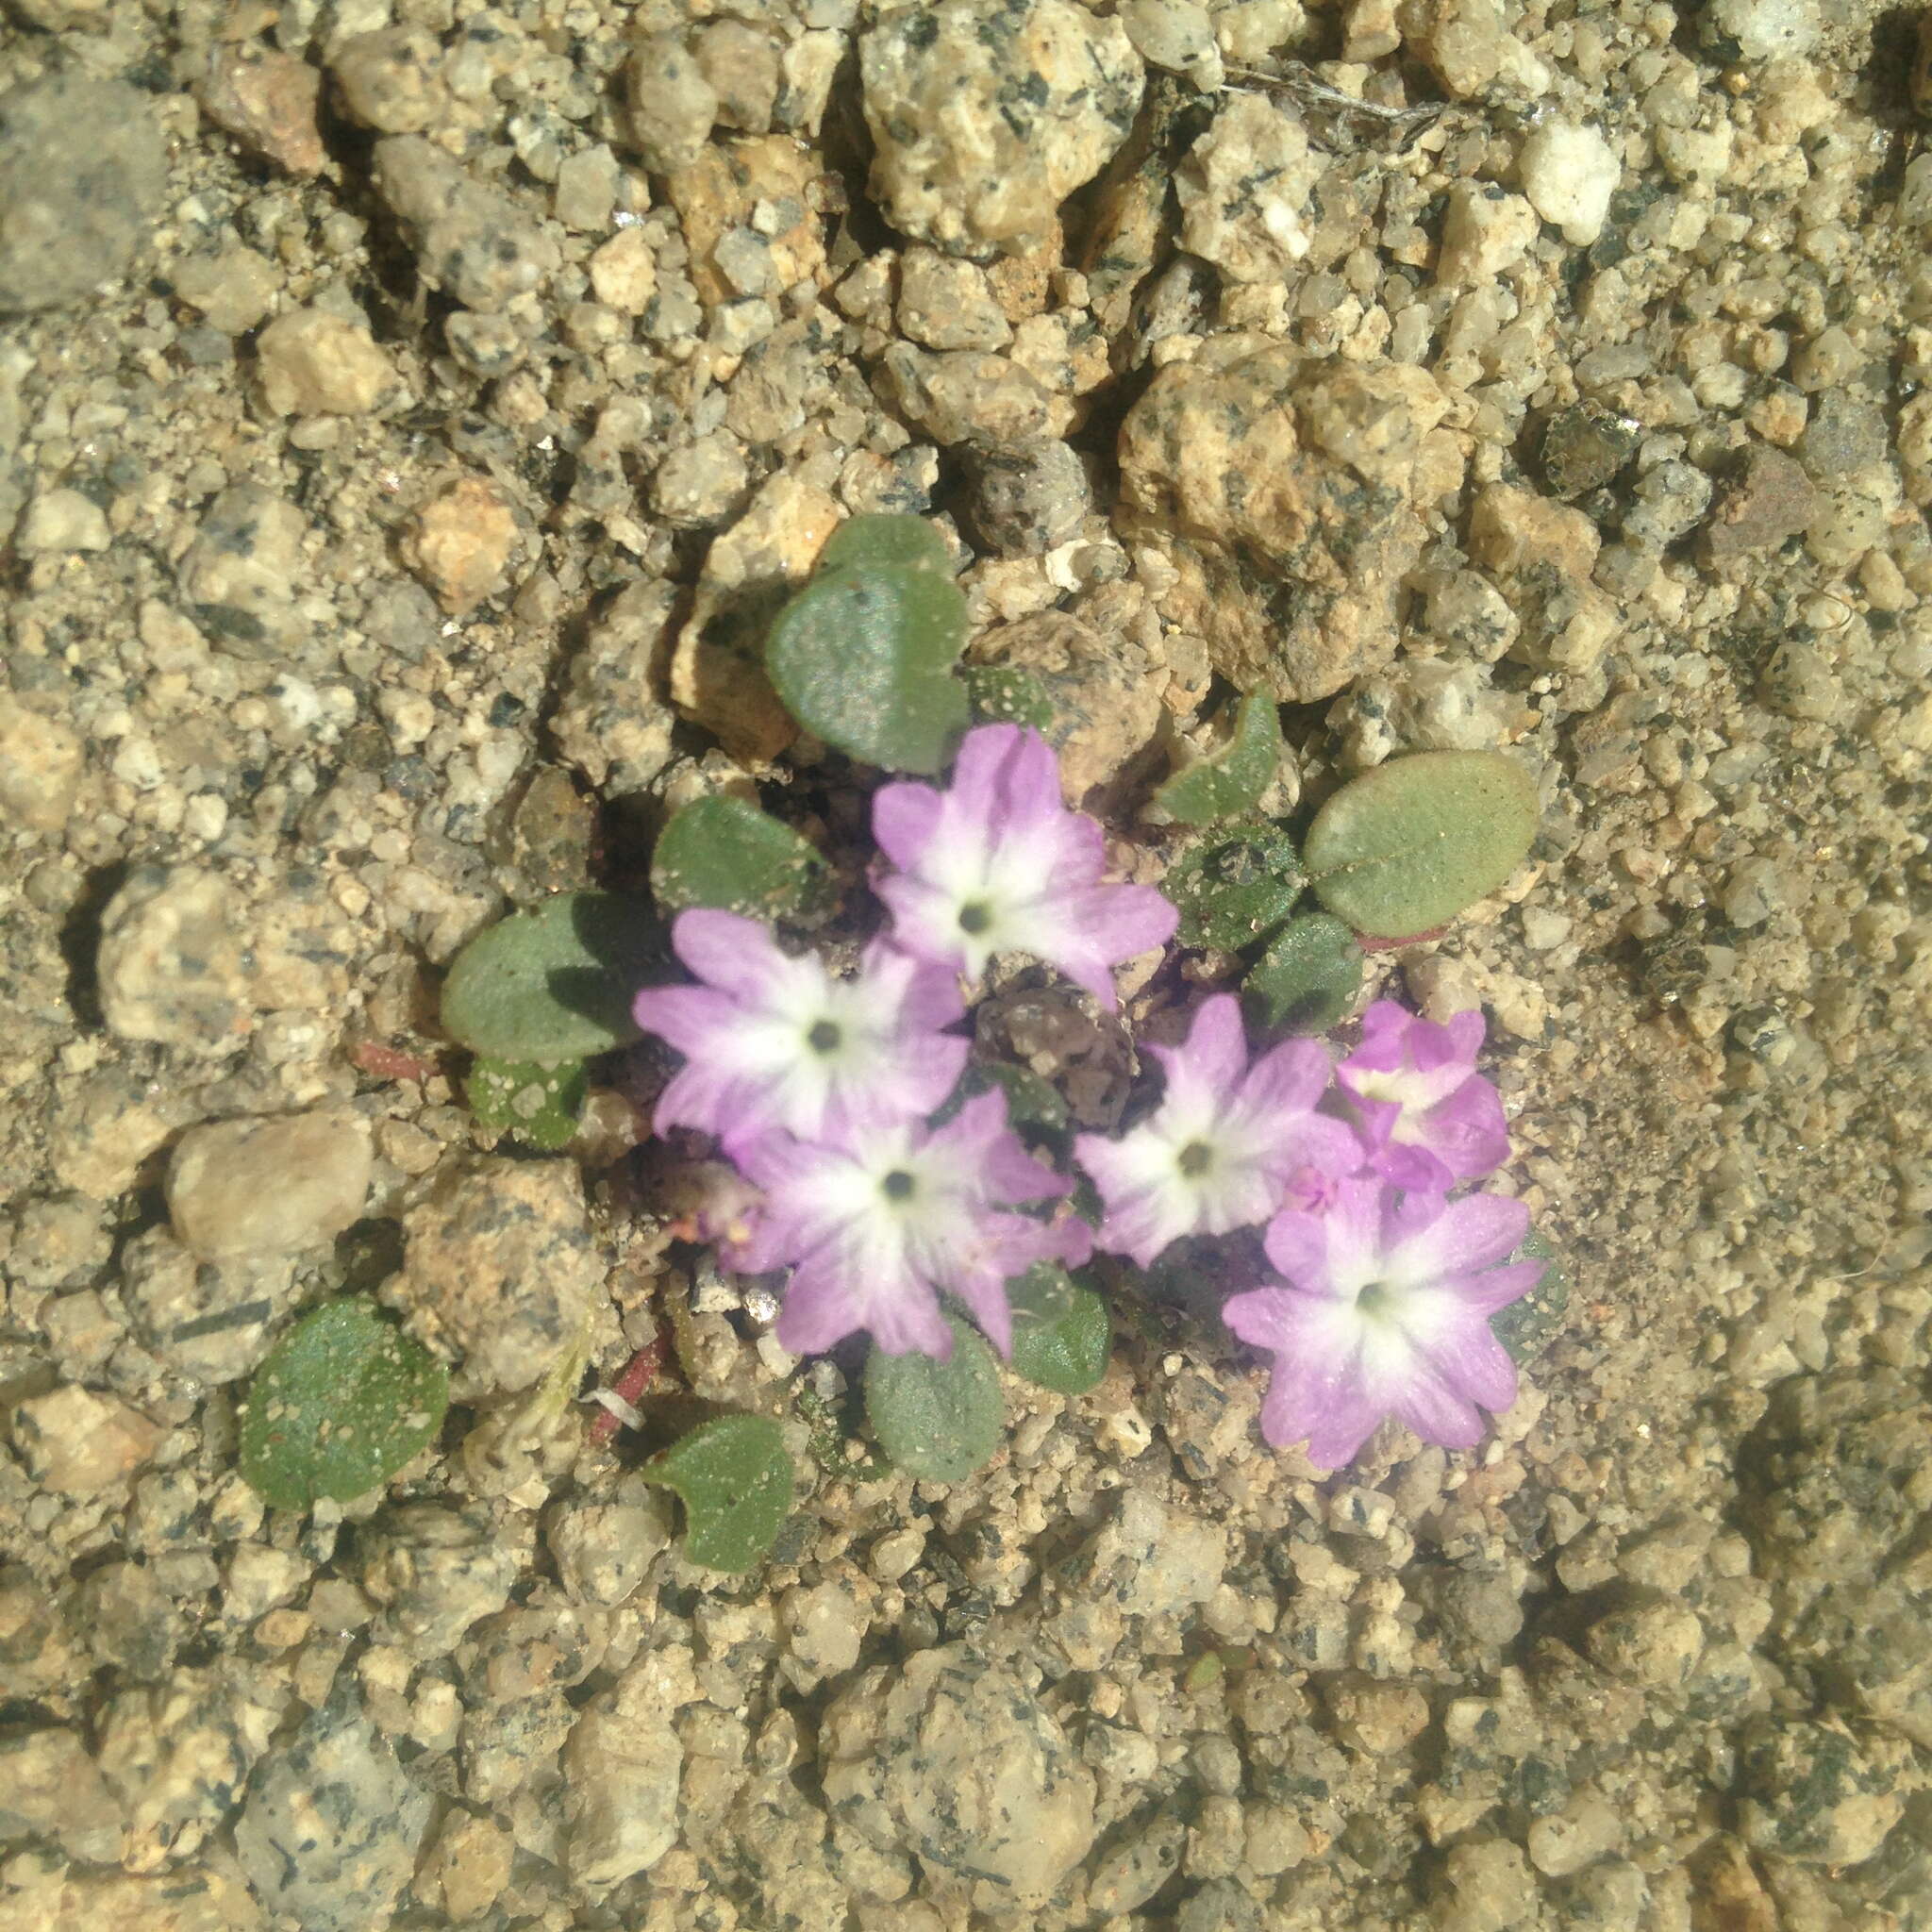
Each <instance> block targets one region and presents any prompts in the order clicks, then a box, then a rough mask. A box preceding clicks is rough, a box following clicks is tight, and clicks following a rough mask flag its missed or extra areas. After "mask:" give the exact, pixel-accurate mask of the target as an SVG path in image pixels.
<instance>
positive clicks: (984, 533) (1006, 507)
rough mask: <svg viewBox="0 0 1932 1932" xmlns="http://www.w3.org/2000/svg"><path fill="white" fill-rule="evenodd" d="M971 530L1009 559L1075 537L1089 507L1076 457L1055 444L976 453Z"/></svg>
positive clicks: (972, 467)
mask: <svg viewBox="0 0 1932 1932" xmlns="http://www.w3.org/2000/svg"><path fill="white" fill-rule="evenodd" d="M968 468H969V473H970V475H972V478H973V496H972V507H971V513H972V517H973V523H974V528H975V529H976V530H977V531H978V532H979V534H980V536H981V537H983V538H984V539H985V540H986V541H987V542H988V543H990V544H991V546H992V547H993V548H994V549H995V550H998V551H1000V552H1002V553H1003V554H1004V555H1006V556H1008V557H1041V556H1043V555H1044V554H1045V553H1046V552H1047V551H1049V550H1053V549H1056V548H1057V547H1058V545H1060V544H1062V543H1064V542H1066V541H1068V540H1069V539H1070V538H1072V537H1073V536H1074V535H1075V534H1076V533H1077V532H1078V530H1079V528H1080V525H1081V524H1082V523H1083V522H1084V521H1085V519H1086V517H1087V516H1088V514H1089V512H1090V511H1091V509H1092V508H1093V488H1092V485H1091V482H1090V481H1089V480H1088V476H1087V466H1086V465H1085V464H1084V463H1083V462H1081V460H1080V458H1079V457H1078V455H1077V454H1076V453H1075V452H1074V450H1072V449H1071V448H1069V447H1068V446H1067V444H1065V443H1064V442H1060V441H1057V440H1048V441H1041V442H1038V443H1033V444H1026V445H1022V446H1021V447H1019V448H1015V449H1004V450H982V451H977V452H974V456H973V458H972V460H971V461H970V462H969V465H968Z"/></svg>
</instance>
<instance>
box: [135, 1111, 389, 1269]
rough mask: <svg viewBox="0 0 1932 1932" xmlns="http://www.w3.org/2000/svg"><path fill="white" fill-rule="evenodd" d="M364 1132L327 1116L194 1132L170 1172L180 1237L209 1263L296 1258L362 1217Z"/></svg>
mask: <svg viewBox="0 0 1932 1932" xmlns="http://www.w3.org/2000/svg"><path fill="white" fill-rule="evenodd" d="M374 1158H375V1157H374V1154H373V1151H372V1148H371V1142H370V1139H369V1131H368V1128H367V1127H366V1126H365V1125H364V1124H363V1123H362V1122H360V1121H359V1120H358V1119H356V1118H355V1117H354V1116H352V1115H345V1114H342V1113H339V1112H335V1111H333V1110H330V1109H318V1110H316V1111H315V1112H312V1113H297V1114H285V1115H281V1116H278V1117H274V1118H270V1119H264V1120H239V1121H222V1122H219V1123H217V1124H213V1125H209V1126H203V1127H191V1128H190V1129H189V1131H188V1132H187V1133H185V1134H183V1135H182V1137H181V1139H180V1140H179V1141H177V1142H176V1143H175V1153H174V1158H172V1159H171V1160H170V1161H169V1163H168V1182H167V1189H168V1212H169V1215H170V1217H171V1219H172V1220H173V1222H174V1225H175V1235H176V1236H177V1237H178V1239H179V1240H180V1241H181V1244H182V1245H183V1246H184V1247H185V1248H187V1249H188V1250H189V1252H190V1253H191V1254H193V1255H195V1256H197V1257H200V1258H201V1259H202V1260H204V1261H216V1262H221V1261H232V1260H238V1259H242V1258H244V1257H254V1256H261V1255H287V1254H295V1253H299V1252H300V1251H302V1250H304V1249H307V1248H314V1247H319V1246H320V1245H321V1244H322V1243H323V1242H325V1241H333V1240H334V1239H335V1237H336V1236H337V1235H339V1234H340V1233H341V1231H342V1230H343V1228H345V1227H347V1226H348V1225H349V1224H350V1223H351V1222H353V1221H356V1220H358V1219H359V1218H360V1217H361V1214H362V1208H363V1203H364V1201H365V1200H366V1199H367V1197H368V1193H369V1179H370V1173H371V1169H372V1165H373V1162H374Z"/></svg>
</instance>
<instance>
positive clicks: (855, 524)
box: [818, 510, 953, 578]
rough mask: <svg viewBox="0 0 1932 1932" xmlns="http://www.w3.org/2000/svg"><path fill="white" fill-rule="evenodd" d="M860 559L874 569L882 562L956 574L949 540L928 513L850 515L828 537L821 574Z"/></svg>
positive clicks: (859, 562) (819, 565)
mask: <svg viewBox="0 0 1932 1932" xmlns="http://www.w3.org/2000/svg"><path fill="white" fill-rule="evenodd" d="M849 563H856V564H860V565H862V566H864V567H865V568H867V569H870V568H871V567H872V566H873V565H874V564H879V563H905V564H910V565H911V566H912V567H913V568H914V569H915V570H936V571H938V572H939V573H940V575H941V576H944V577H947V578H950V577H951V576H952V575H953V553H952V551H951V550H950V549H948V548H947V546H946V540H945V539H944V538H943V537H941V535H940V533H939V532H938V531H937V530H936V529H934V528H933V526H932V525H930V524H929V523H927V522H926V521H925V519H924V517H915V516H908V515H905V514H903V513H895V512H892V511H888V510H881V511H875V512H868V513H867V514H866V515H864V516H857V517H847V518H846V519H845V521H844V522H843V523H842V524H841V525H839V527H838V528H837V529H836V530H834V531H833V532H832V534H831V535H830V536H829V537H827V538H826V539H825V542H824V549H822V550H821V551H820V552H819V560H818V569H819V572H820V574H821V575H823V574H824V572H826V571H828V570H840V569H842V568H843V567H844V566H845V565H846V564H849Z"/></svg>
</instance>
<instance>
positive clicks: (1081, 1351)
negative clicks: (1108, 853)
mask: <svg viewBox="0 0 1932 1932" xmlns="http://www.w3.org/2000/svg"><path fill="white" fill-rule="evenodd" d="M1036 1272H1037V1271H1036ZM1067 1291H1068V1292H1067V1307H1066V1308H1065V1309H1064V1311H1063V1312H1062V1313H1061V1314H1060V1315H1059V1316H1058V1318H1057V1319H1055V1320H1052V1321H1045V1322H1042V1321H1028V1320H1024V1319H1016V1320H1015V1321H1014V1323H1013V1373H1014V1374H1017V1375H1024V1376H1025V1378H1026V1379H1027V1381H1029V1382H1033V1383H1036V1384H1038V1386H1039V1387H1041V1389H1051V1390H1053V1391H1055V1392H1056V1393H1058V1394H1060V1395H1079V1394H1083V1393H1084V1392H1085V1391H1087V1390H1089V1389H1091V1388H1092V1387H1093V1386H1094V1384H1095V1383H1096V1382H1098V1381H1099V1380H1100V1378H1101V1377H1102V1376H1103V1375H1105V1374H1107V1362H1108V1355H1109V1354H1110V1353H1111V1352H1112V1349H1113V1322H1112V1320H1111V1318H1110V1317H1109V1316H1108V1311H1107V1304H1106V1303H1105V1302H1104V1301H1102V1300H1101V1298H1100V1297H1099V1296H1098V1295H1097V1294H1095V1293H1094V1291H1092V1290H1091V1288H1083V1287H1082V1286H1081V1285H1080V1284H1079V1283H1078V1282H1077V1281H1072V1280H1070V1281H1068V1283H1067ZM1015 1315H1016V1317H1017V1316H1018V1310H1017V1309H1016V1310H1015Z"/></svg>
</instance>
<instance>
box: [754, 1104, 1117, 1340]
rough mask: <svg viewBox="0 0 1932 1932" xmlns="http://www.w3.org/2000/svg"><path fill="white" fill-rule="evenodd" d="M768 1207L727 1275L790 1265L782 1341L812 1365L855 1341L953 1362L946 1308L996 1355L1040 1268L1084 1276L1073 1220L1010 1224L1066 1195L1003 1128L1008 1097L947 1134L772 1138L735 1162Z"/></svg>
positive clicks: (1082, 1233)
mask: <svg viewBox="0 0 1932 1932" xmlns="http://www.w3.org/2000/svg"><path fill="white" fill-rule="evenodd" d="M739 1165H740V1166H741V1168H742V1169H743V1170H744V1173H745V1174H746V1176H747V1177H748V1178H749V1179H750V1180H752V1181H754V1182H755V1183H756V1184H757V1185H758V1187H760V1188H762V1189H763V1190H764V1200H763V1202H762V1204H761V1206H760V1207H759V1208H758V1214H757V1217H756V1219H755V1220H754V1221H753V1223H752V1224H751V1228H750V1232H749V1233H748V1235H747V1236H746V1237H745V1239H744V1240H742V1241H736V1242H732V1243H729V1244H727V1245H726V1246H725V1247H724V1248H723V1249H721V1250H720V1258H721V1259H722V1260H723V1261H724V1265H725V1266H726V1267H727V1268H733V1269H737V1270H739V1271H740V1272H741V1273H744V1274H762V1273H763V1272H764V1271H765V1270H767V1269H770V1268H779V1267H783V1266H785V1265H787V1264H788V1263H789V1264H791V1270H792V1274H791V1282H790V1283H789V1285H788V1286H787V1288H786V1290H785V1299H784V1305H783V1307H781V1308H780V1309H779V1312H778V1329H777V1334H778V1340H779V1341H780V1342H781V1343H782V1344H783V1345H784V1346H785V1347H786V1348H789V1349H790V1350H791V1352H792V1353H793V1354H794V1355H818V1354H821V1353H822V1352H823V1351H824V1350H825V1349H828V1348H830V1347H832V1346H833V1345H834V1344H835V1343H836V1342H838V1341H842V1340H843V1339H844V1337H846V1336H847V1335H850V1334H853V1333H854V1332H855V1331H857V1330H858V1329H861V1328H863V1329H867V1330H869V1331H870V1332H871V1334H872V1338H873V1341H874V1342H875V1343H876V1344H877V1346H878V1347H879V1348H881V1349H883V1350H884V1351H885V1353H886V1354H888V1355H906V1354H908V1353H911V1352H913V1351H917V1352H919V1353H920V1354H923V1355H930V1356H937V1357H939V1358H940V1359H941V1360H942V1361H943V1360H944V1359H945V1358H946V1357H948V1356H949V1355H951V1353H952V1350H953V1338H952V1333H951V1331H950V1330H949V1329H948V1328H947V1326H946V1324H945V1321H944V1318H943V1317H942V1316H941V1312H940V1295H941V1293H942V1292H943V1293H946V1294H951V1295H956V1296H957V1297H958V1299H959V1300H960V1301H962V1302H963V1303H965V1305H966V1307H968V1309H970V1310H971V1312H972V1314H973V1317H974V1320H975V1321H976V1322H977V1323H978V1324H979V1325H980V1326H981V1327H982V1328H983V1329H984V1330H985V1331H986V1333H987V1336H988V1338H989V1339H990V1340H991V1341H992V1343H993V1345H994V1346H995V1347H996V1348H998V1349H999V1351H1000V1353H1001V1354H1002V1355H1005V1354H1007V1353H1008V1352H1009V1351H1010V1350H1011V1347H1012V1337H1013V1318H1012V1310H1011V1308H1010V1307H1009V1306H1008V1301H1007V1283H1008V1281H1009V1280H1011V1279H1012V1278H1013V1277H1015V1276H1016V1275H1020V1274H1024V1273H1025V1272H1026V1271H1027V1269H1029V1268H1030V1267H1032V1266H1033V1264H1034V1263H1035V1262H1036V1261H1044V1260H1056V1261H1060V1262H1062V1263H1064V1264H1065V1265H1067V1266H1069V1267H1078V1266H1079V1265H1080V1263H1081V1262H1083V1261H1084V1260H1086V1259H1087V1257H1088V1254H1089V1252H1090V1251H1091V1245H1092V1243H1091V1238H1090V1236H1089V1234H1088V1231H1087V1228H1086V1226H1085V1224H1083V1223H1081V1222H1079V1221H1076V1220H1074V1219H1072V1218H1071V1217H1069V1218H1066V1219H1063V1220H1059V1221H1055V1222H1047V1221H1040V1220H1036V1219H1034V1218H1033V1217H1032V1216H1030V1215H1025V1214H1016V1213H1014V1212H1013V1211H1011V1210H1012V1209H1013V1208H1014V1207H1015V1206H1016V1205H1017V1204H1019V1203H1021V1202H1024V1201H1041V1200H1046V1199H1049V1198H1051V1197H1052V1196H1054V1195H1057V1194H1063V1193H1065V1192H1066V1191H1067V1189H1068V1183H1067V1182H1066V1181H1065V1180H1063V1179H1062V1178H1061V1177H1060V1176H1059V1175H1058V1174H1055V1173H1054V1172H1053V1170H1052V1169H1051V1168H1049V1167H1047V1166H1045V1165H1043V1164H1042V1163H1041V1162H1040V1161H1038V1160H1035V1159H1034V1158H1033V1157H1032V1156H1031V1155H1030V1154H1028V1153H1027V1152H1026V1150H1025V1148H1024V1146H1023V1145H1022V1144H1021V1141H1020V1139H1019V1137H1018V1136H1017V1135H1016V1134H1014V1133H1013V1132H1012V1130H1011V1129H1010V1128H1009V1127H1008V1124H1007V1103H1006V1098H1005V1096H1004V1095H1003V1094H1000V1093H997V1092H992V1093H981V1094H978V1095H976V1096H975V1097H974V1099H972V1100H969V1101H968V1102H967V1103H966V1104H965V1106H964V1107H962V1108H960V1109H959V1111H958V1113H957V1114H956V1115H954V1117H953V1118H952V1119H951V1120H950V1121H948V1122H947V1123H946V1124H945V1125H943V1126H941V1127H933V1128H926V1127H924V1126H922V1125H920V1124H918V1123H916V1122H911V1121H903V1120H901V1121H877V1120H874V1121H869V1122H864V1123H855V1122H850V1121H848V1122H847V1123H846V1124H844V1125H842V1126H841V1127H840V1128H839V1129H837V1130H835V1131H833V1132H829V1133H827V1134H826V1135H824V1137H823V1138H822V1139H821V1140H820V1141H817V1142H815V1143H808V1142H806V1141H796V1140H793V1139H792V1138H791V1137H790V1136H789V1135H783V1134H780V1135H774V1136H772V1137H770V1138H769V1139H767V1140H764V1141H759V1142H758V1144H757V1145H755V1146H751V1147H747V1148H746V1149H745V1150H744V1152H743V1153H742V1154H741V1155H740V1156H739Z"/></svg>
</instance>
